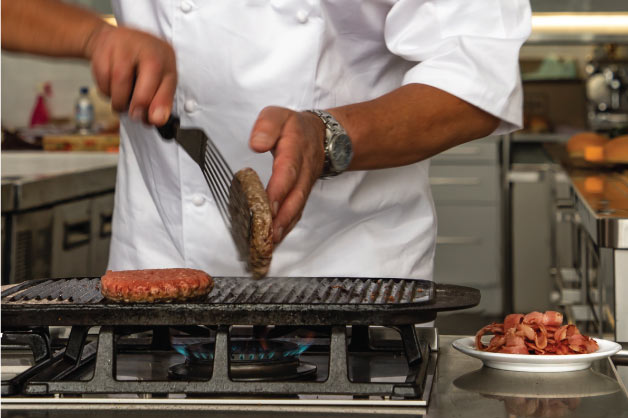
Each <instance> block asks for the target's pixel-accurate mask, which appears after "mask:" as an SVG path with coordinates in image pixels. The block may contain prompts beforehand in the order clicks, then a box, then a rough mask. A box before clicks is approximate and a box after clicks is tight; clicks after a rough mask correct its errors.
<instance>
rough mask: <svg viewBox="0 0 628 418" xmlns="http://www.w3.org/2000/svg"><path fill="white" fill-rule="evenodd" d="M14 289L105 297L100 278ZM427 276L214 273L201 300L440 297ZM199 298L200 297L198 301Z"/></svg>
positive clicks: (67, 297) (64, 299)
mask: <svg viewBox="0 0 628 418" xmlns="http://www.w3.org/2000/svg"><path fill="white" fill-rule="evenodd" d="M17 286H20V289H19V290H17V291H16V290H14V289H12V288H9V289H7V290H5V292H3V294H2V303H3V304H19V303H24V302H28V303H31V304H36V303H41V304H56V303H77V304H95V303H99V302H101V301H102V300H103V296H102V294H101V293H100V279H99V278H97V277H96V278H94V277H92V278H89V277H88V278H67V279H48V280H43V281H42V280H34V281H32V283H30V284H29V282H26V283H23V284H20V285H17ZM435 293H436V292H435V290H434V284H433V283H432V282H428V281H424V280H412V279H379V278H352V277H300V278H289V277H269V278H265V279H263V280H254V279H251V278H247V277H214V289H213V290H212V292H210V294H209V295H208V296H207V298H206V299H205V300H203V301H202V302H200V303H213V304H237V303H247V304H329V305H333V304H354V305H355V304H357V305H391V304H393V305H397V304H422V303H426V302H429V301H431V300H432V299H433V298H434V296H435ZM193 303H199V302H193Z"/></svg>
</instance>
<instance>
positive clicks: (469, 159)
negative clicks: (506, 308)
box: [430, 136, 503, 315]
mask: <svg viewBox="0 0 628 418" xmlns="http://www.w3.org/2000/svg"><path fill="white" fill-rule="evenodd" d="M499 145H500V137H497V136H493V137H488V138H484V139H480V140H477V141H473V142H470V143H467V144H463V145H460V146H458V147H455V148H452V149H450V150H447V151H445V152H443V153H441V154H439V155H437V156H435V157H434V158H432V162H431V167H430V185H431V187H432V195H433V197H434V202H435V205H436V214H437V219H438V236H437V238H436V255H435V260H434V280H436V281H437V282H439V283H451V284H457V285H463V286H471V287H475V288H478V289H480V291H481V292H482V300H481V302H480V304H479V305H478V306H477V307H475V308H473V309H470V310H469V311H470V312H471V311H473V312H475V313H480V314H482V315H499V314H501V313H502V309H503V307H502V305H503V286H502V275H503V267H502V264H503V263H502V245H501V242H502V239H501V235H502V207H501V206H502V205H501V193H500V184H501V169H500V163H499Z"/></svg>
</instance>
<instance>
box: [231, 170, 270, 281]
mask: <svg viewBox="0 0 628 418" xmlns="http://www.w3.org/2000/svg"><path fill="white" fill-rule="evenodd" d="M235 178H236V179H238V180H239V181H240V184H241V185H242V190H243V191H244V194H245V196H246V200H247V204H248V206H249V209H251V212H252V213H253V217H252V219H251V229H250V233H251V235H250V242H249V248H248V253H249V259H248V264H249V269H250V270H251V273H253V276H254V277H256V278H260V277H264V276H266V274H267V273H268V269H269V267H270V261H271V260H272V258H273V215H272V212H271V211H270V202H269V201H268V195H267V194H266V190H264V186H263V185H262V182H261V181H260V179H259V177H258V175H257V173H256V172H255V170H253V169H252V168H248V167H247V168H243V169H242V170H240V171H238V172H237V173H236V174H235Z"/></svg>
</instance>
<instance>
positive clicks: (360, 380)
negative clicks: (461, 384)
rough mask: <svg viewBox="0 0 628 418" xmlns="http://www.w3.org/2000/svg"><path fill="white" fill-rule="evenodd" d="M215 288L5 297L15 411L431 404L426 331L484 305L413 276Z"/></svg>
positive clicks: (30, 287) (6, 362)
mask: <svg viewBox="0 0 628 418" xmlns="http://www.w3.org/2000/svg"><path fill="white" fill-rule="evenodd" d="M214 281H215V286H214V289H213V290H212V292H211V293H210V295H209V296H208V297H207V299H206V300H202V301H196V302H189V303H177V304H118V303H109V302H108V301H106V300H104V299H103V297H102V295H101V293H100V289H99V285H100V279H98V278H74V279H50V280H35V281H29V282H24V283H22V284H19V285H12V286H8V287H5V288H3V292H2V310H3V312H2V313H3V315H2V327H3V336H2V345H3V367H5V366H11V367H12V370H13V372H14V373H13V375H12V376H8V375H7V376H5V375H4V374H3V381H2V395H3V397H5V400H4V402H5V404H6V403H7V401H8V402H9V403H11V400H12V399H20V400H19V401H18V400H16V401H15V402H24V401H23V399H25V398H26V397H33V398H31V399H36V400H37V401H41V400H42V399H43V400H48V401H50V402H54V400H55V399H64V401H65V400H67V399H69V398H75V399H77V398H76V397H77V396H78V397H80V399H82V402H93V401H94V397H97V398H98V397H100V398H103V399H104V398H107V397H108V398H111V397H113V398H119V397H128V396H133V397H137V398H138V399H139V398H142V399H145V398H150V399H151V400H153V402H162V401H163V402H166V403H168V402H172V399H179V400H185V402H192V403H198V402H202V403H204V404H208V405H209V404H224V403H229V402H232V403H238V404H242V403H243V402H244V403H246V402H252V403H254V404H274V405H281V404H284V403H288V404H298V403H305V404H311V403H313V402H314V403H316V404H320V405H381V404H389V405H394V406H409V405H412V406H420V407H425V406H427V405H428V402H429V398H430V393H431V389H432V384H433V381H434V376H435V373H436V361H437V357H438V338H437V334H436V330H435V329H434V328H421V329H419V330H418V331H417V329H416V328H415V324H417V323H425V322H429V321H432V320H434V319H435V317H436V313H437V312H439V311H443V310H452V309H462V308H465V307H471V306H474V305H476V304H477V303H478V302H479V299H480V294H479V291H477V290H475V289H472V288H468V287H463V286H451V285H436V284H434V283H432V282H428V281H421V280H407V279H405V280H404V279H365V278H267V279H264V280H261V281H256V280H253V279H250V278H238V277H216V278H214ZM270 324H272V325H270ZM51 326H54V327H55V328H53V332H51V331H50V327H51ZM59 327H60V328H59ZM59 329H61V330H62V331H64V332H65V334H67V335H61V336H59V335H57V333H56V332H55V331H54V330H59ZM62 334H63V332H62ZM25 347H27V348H28V350H24V348H25ZM25 353H32V354H30V355H29V356H25V355H24V354H25ZM7 356H8V357H7ZM25 358H29V359H30V360H29V361H25ZM25 363H26V364H25ZM20 365H22V367H21V368H20V367H19V366H20ZM25 366H26V367H25ZM5 369H6V367H5ZM20 369H25V370H20ZM5 374H6V373H5ZM34 397H37V398H34ZM40 397H41V398H40Z"/></svg>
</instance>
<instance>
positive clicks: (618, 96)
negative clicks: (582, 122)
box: [585, 44, 628, 131]
mask: <svg viewBox="0 0 628 418" xmlns="http://www.w3.org/2000/svg"><path fill="white" fill-rule="evenodd" d="M585 70H586V73H587V82H586V92H587V102H588V120H589V126H590V127H591V129H594V130H598V131H614V130H625V129H628V59H625V58H619V57H618V56H617V47H616V45H612V44H611V45H605V46H598V47H597V48H596V49H595V53H594V57H593V58H592V59H591V60H590V61H589V62H588V63H587V65H586V67H585Z"/></svg>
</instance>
